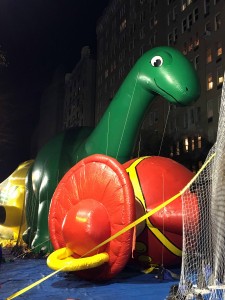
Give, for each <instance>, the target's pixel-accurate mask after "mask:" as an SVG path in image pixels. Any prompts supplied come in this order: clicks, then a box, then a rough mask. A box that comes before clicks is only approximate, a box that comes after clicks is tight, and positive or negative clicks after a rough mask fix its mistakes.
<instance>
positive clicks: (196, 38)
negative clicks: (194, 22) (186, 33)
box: [194, 32, 199, 49]
mask: <svg viewBox="0 0 225 300" xmlns="http://www.w3.org/2000/svg"><path fill="white" fill-rule="evenodd" d="M198 46H199V36H198V32H196V34H195V40H194V49H197V48H198Z"/></svg>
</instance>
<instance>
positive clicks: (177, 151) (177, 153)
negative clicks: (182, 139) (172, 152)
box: [176, 141, 180, 155]
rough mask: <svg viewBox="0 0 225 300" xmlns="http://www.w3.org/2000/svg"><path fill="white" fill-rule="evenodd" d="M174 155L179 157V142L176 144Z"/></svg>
mask: <svg viewBox="0 0 225 300" xmlns="http://www.w3.org/2000/svg"><path fill="white" fill-rule="evenodd" d="M176 155H180V143H179V141H178V142H177V143H176Z"/></svg>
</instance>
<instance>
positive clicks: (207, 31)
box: [204, 22, 211, 37]
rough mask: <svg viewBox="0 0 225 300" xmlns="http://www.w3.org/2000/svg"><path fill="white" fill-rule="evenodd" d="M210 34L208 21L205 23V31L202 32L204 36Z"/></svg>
mask: <svg viewBox="0 0 225 300" xmlns="http://www.w3.org/2000/svg"><path fill="white" fill-rule="evenodd" d="M210 35H211V24H210V22H208V23H206V24H205V32H204V37H207V36H210Z"/></svg>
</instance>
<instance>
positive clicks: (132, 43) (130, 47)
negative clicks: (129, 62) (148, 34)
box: [129, 40, 134, 50]
mask: <svg viewBox="0 0 225 300" xmlns="http://www.w3.org/2000/svg"><path fill="white" fill-rule="evenodd" d="M132 49H134V40H132V41H131V42H130V43H129V50H132Z"/></svg>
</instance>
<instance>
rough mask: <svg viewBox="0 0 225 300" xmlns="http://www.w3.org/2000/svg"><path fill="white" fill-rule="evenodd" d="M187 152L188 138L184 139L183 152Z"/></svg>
mask: <svg viewBox="0 0 225 300" xmlns="http://www.w3.org/2000/svg"><path fill="white" fill-rule="evenodd" d="M188 150H189V142H188V138H185V139H184V151H185V152H188Z"/></svg>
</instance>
